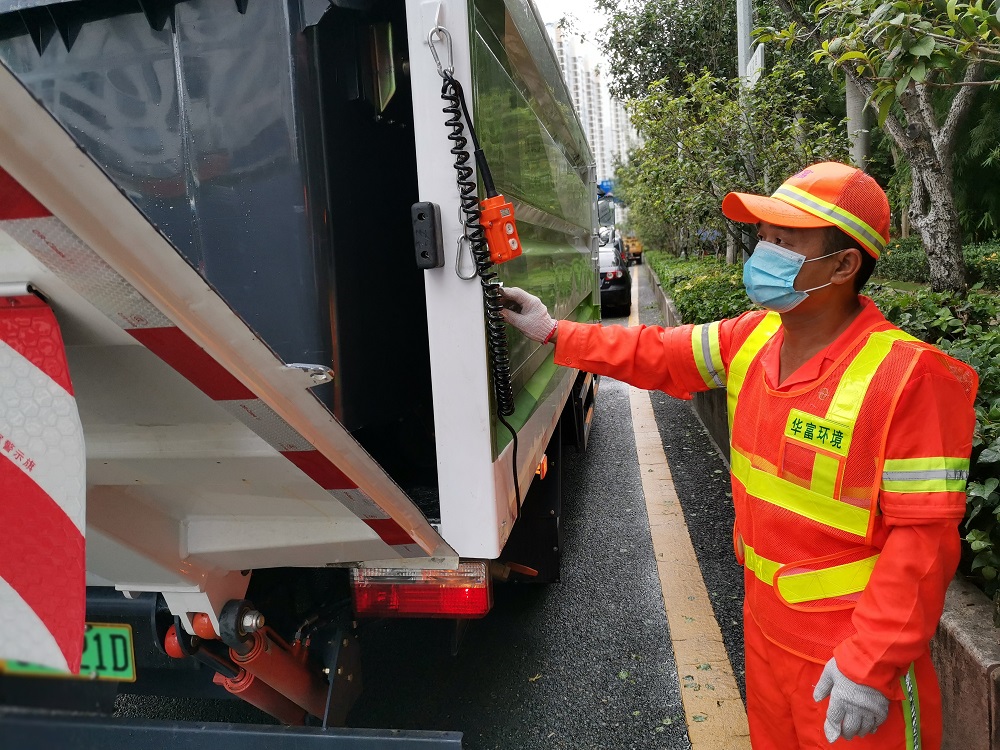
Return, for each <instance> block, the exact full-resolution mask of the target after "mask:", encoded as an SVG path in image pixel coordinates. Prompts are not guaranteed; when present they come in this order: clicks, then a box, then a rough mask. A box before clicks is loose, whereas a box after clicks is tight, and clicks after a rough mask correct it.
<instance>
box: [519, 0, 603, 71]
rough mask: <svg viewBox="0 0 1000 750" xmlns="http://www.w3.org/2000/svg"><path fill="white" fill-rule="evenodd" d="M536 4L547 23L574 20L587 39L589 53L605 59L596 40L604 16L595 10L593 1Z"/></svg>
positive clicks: (540, 1)
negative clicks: (562, 19) (561, 19)
mask: <svg viewBox="0 0 1000 750" xmlns="http://www.w3.org/2000/svg"><path fill="white" fill-rule="evenodd" d="M534 2H535V7H537V8H538V12H539V13H541V14H542V19H543V20H544V21H545V22H546V23H556V22H558V21H559V19H560V18H563V17H564V16H565V17H568V18H572V19H573V20H574V22H575V28H577V29H579V30H580V31H581V32H582V33H583V34H585V35H586V37H587V40H588V43H587V44H586V45H585V46H586V48H587V51H588V52H589V53H590V54H591V55H593V56H596V57H597V58H598V59H602V58H603V56H602V55H601V52H600V49H599V48H598V45H597V44H595V43H594V39H596V37H597V36H598V31H599V30H600V29H601V27H602V26H603V25H604V15H603V14H601V13H598V12H597V10H596V9H595V8H594V2H593V0H534Z"/></svg>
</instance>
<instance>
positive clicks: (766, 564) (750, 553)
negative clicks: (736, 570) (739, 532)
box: [743, 545, 781, 586]
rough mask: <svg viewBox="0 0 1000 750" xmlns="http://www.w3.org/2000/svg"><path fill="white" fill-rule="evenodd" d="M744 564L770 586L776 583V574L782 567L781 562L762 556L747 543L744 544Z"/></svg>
mask: <svg viewBox="0 0 1000 750" xmlns="http://www.w3.org/2000/svg"><path fill="white" fill-rule="evenodd" d="M743 564H744V565H746V567H747V569H748V570H750V571H751V572H752V573H753V574H754V575H755V576H757V578H759V579H760V580H762V581H763V582H764V583H766V584H767V585H768V586H770V585H771V584H773V583H774V576H775V574H776V573H777V572H778V568H780V567H781V563H776V562H773V561H771V560H768V559H767V558H764V557H761V556H760V555H758V554H757V553H756V552H754V549H753V547H750V546H747V545H744V546H743Z"/></svg>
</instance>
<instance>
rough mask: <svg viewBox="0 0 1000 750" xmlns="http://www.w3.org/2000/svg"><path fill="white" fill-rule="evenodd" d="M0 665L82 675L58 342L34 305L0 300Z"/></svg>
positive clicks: (82, 460) (73, 462)
mask: <svg viewBox="0 0 1000 750" xmlns="http://www.w3.org/2000/svg"><path fill="white" fill-rule="evenodd" d="M0 394H2V398H0V487H2V488H3V500H2V502H0V659H4V658H9V659H15V658H23V656H24V654H31V660H32V661H34V662H36V663H38V664H43V665H45V666H49V667H54V668H56V669H62V670H70V671H72V672H74V673H77V672H79V670H80V657H81V654H82V651H83V628H84V620H85V607H86V603H85V600H86V581H85V574H86V571H85V559H86V557H85V549H84V527H85V516H86V506H85V503H86V491H87V486H86V474H85V470H86V455H85V451H84V445H83V428H82V426H81V425H80V416H79V414H78V412H77V408H76V400H75V399H74V398H73V387H72V385H71V383H70V380H69V369H68V367H67V364H66V352H65V348H64V346H63V341H62V335H61V333H60V331H59V326H58V324H57V323H56V319H55V316H54V315H53V314H52V310H51V309H50V308H49V307H48V305H46V304H45V303H44V302H42V301H41V300H40V299H38V298H37V297H34V296H26V297H5V298H0Z"/></svg>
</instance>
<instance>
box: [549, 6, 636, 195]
mask: <svg viewBox="0 0 1000 750" xmlns="http://www.w3.org/2000/svg"><path fill="white" fill-rule="evenodd" d="M545 28H546V29H547V30H548V32H549V36H550V37H551V38H552V45H553V46H554V47H555V50H556V57H557V58H558V60H559V65H560V67H561V68H562V74H563V78H564V79H566V86H567V88H568V89H569V93H570V96H571V97H572V99H573V106H574V107H576V111H577V113H578V114H579V116H580V122H581V123H582V124H583V129H584V133H585V134H586V136H587V141H588V142H589V143H590V149H591V151H593V152H594V160H595V162H596V166H597V179H598V181H599V182H601V181H604V180H611V179H614V176H615V174H614V173H615V163H616V161H622V162H624V161H625V160H626V159H627V158H628V151H629V149H630V148H633V147H635V146H636V145H637V144H638V136H637V135H636V133H635V130H634V129H633V128H632V126H631V124H630V123H629V119H628V114H627V113H626V112H625V107H624V106H623V105H622V103H621V102H620V101H618V100H617V99H615V98H613V97H612V96H611V95H610V94H609V93H608V89H607V85H606V83H605V80H604V77H603V75H602V73H601V69H600V66H599V65H598V64H597V63H596V61H595V60H593V59H591V57H590V56H588V55H587V53H586V50H584V49H583V48H582V45H580V44H579V43H578V42H577V40H576V38H574V36H573V34H572V33H570V32H569V31H567V30H566V29H565V28H564V27H563V26H561V25H559V24H552V23H550V24H546V26H545Z"/></svg>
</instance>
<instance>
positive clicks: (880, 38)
mask: <svg viewBox="0 0 1000 750" xmlns="http://www.w3.org/2000/svg"><path fill="white" fill-rule="evenodd" d="M776 2H777V4H778V5H779V6H780V7H781V8H782V9H783V10H784V12H785V13H786V15H787V16H788V18H789V19H790V20H791V24H790V25H789V26H788V27H786V28H785V29H784V30H782V31H781V32H779V33H777V34H774V33H771V32H772V31H773V30H770V31H767V32H765V33H764V34H763V35H762V37H761V38H762V39H763V40H767V39H776V38H784V39H785V40H786V42H788V43H789V44H790V43H791V42H792V40H793V39H795V38H809V39H812V40H814V43H815V42H819V44H820V49H819V50H818V51H817V52H816V55H815V59H816V61H817V62H825V63H826V64H827V66H828V67H829V68H830V70H831V71H838V70H839V71H843V73H844V74H845V75H846V77H847V78H848V79H849V80H851V81H852V82H853V83H854V84H855V85H857V86H858V88H859V89H860V90H861V91H862V92H863V93H864V94H865V96H866V97H867V99H868V101H869V102H870V103H871V104H872V106H873V107H875V108H876V109H877V111H878V121H879V125H880V126H881V127H882V128H884V129H885V131H886V132H887V133H888V134H889V135H890V136H891V138H892V140H893V142H894V144H895V145H896V147H897V148H898V149H899V150H900V151H901V152H902V153H903V155H905V157H906V159H907V161H908V162H909V165H910V174H911V187H910V208H909V215H910V221H911V224H912V226H913V227H914V228H915V229H916V230H917V231H918V232H919V233H920V237H921V239H922V240H923V244H924V248H925V249H926V251H927V257H928V261H929V264H930V269H931V285H932V286H933V288H934V289H935V290H938V291H943V290H955V291H964V290H965V288H966V286H967V282H966V270H965V263H964V261H963V259H962V231H961V226H960V222H959V216H958V211H957V208H956V205H955V199H954V156H955V147H956V144H957V142H958V138H959V135H960V133H961V129H962V126H963V124H964V123H965V121H966V118H967V116H968V114H969V111H970V110H971V108H972V106H973V104H974V99H975V97H976V92H977V90H978V89H979V87H981V86H983V85H990V86H992V85H995V84H996V83H997V81H996V80H995V74H996V71H997V70H998V68H997V63H1000V44H998V41H1000V39H998V36H997V33H998V30H1000V19H998V18H997V16H996V15H995V13H994V9H993V8H991V7H984V3H983V0H976V2H975V3H971V4H970V3H960V2H957V0H927V1H926V2H925V0H898V1H896V2H880V1H879V0H823V1H822V2H820V3H819V4H818V5H816V6H815V8H814V9H813V10H811V11H809V10H804V9H803V8H801V7H800V6H799V5H798V4H796V2H794V0H776ZM987 2H989V3H992V4H996V0H987ZM803 30H807V31H803Z"/></svg>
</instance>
